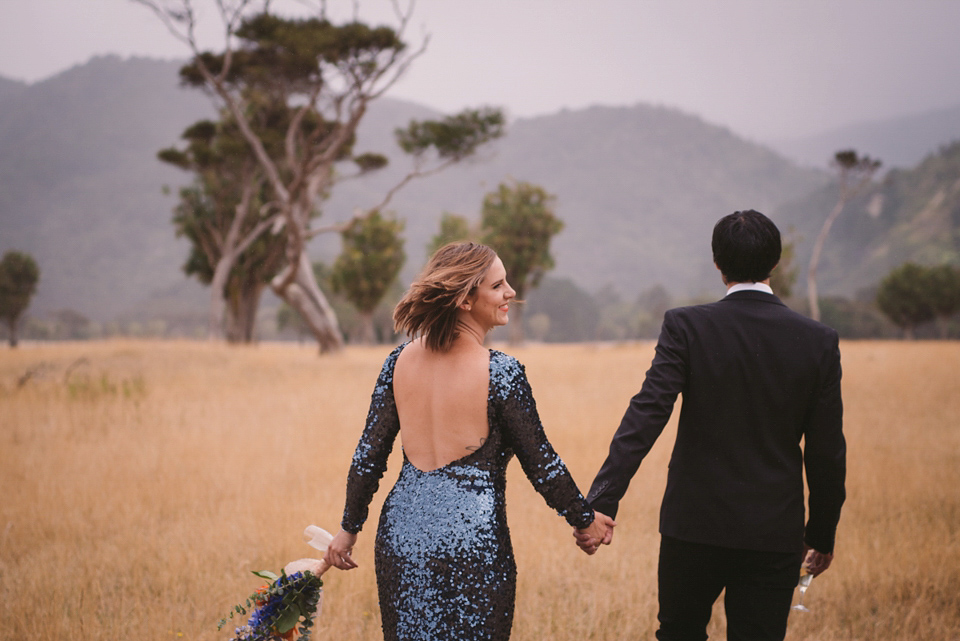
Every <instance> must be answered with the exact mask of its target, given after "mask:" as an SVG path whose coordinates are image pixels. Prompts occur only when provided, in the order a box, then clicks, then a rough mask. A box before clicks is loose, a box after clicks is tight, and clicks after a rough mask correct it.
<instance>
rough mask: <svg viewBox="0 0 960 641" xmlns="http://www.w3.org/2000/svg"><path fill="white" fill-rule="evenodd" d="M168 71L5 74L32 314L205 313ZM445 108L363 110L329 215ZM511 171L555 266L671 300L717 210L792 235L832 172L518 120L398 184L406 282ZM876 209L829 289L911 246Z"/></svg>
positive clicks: (372, 193) (697, 267)
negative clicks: (367, 157)
mask: <svg viewBox="0 0 960 641" xmlns="http://www.w3.org/2000/svg"><path fill="white" fill-rule="evenodd" d="M178 67H179V65H178V63H175V62H163V61H156V60H148V59H137V58H134V59H127V60H124V59H120V58H117V57H101V58H95V59H93V60H91V61H90V62H88V63H87V64H84V65H80V66H78V67H75V68H73V69H70V70H68V71H66V72H63V73H61V74H59V75H57V76H54V77H52V78H50V79H48V80H45V81H42V82H38V83H35V84H31V85H26V84H24V83H17V82H13V81H0V149H2V150H3V151H2V154H0V251H5V250H7V249H11V248H15V249H19V250H23V251H28V252H30V253H31V254H33V255H34V256H35V257H36V258H37V260H38V262H39V264H40V267H41V270H42V275H41V283H40V289H39V292H38V295H37V297H36V299H35V302H34V305H33V307H32V312H33V313H34V314H36V315H42V314H44V313H46V312H50V311H52V310H57V309H64V308H69V309H74V310H76V311H78V312H80V313H82V314H84V315H86V316H88V317H90V318H92V319H95V320H101V321H106V320H111V319H116V318H119V317H136V316H140V317H156V316H163V315H168V316H170V315H190V314H199V315H202V313H203V309H204V304H205V302H204V299H205V293H204V290H203V288H202V287H201V286H200V285H198V284H196V283H195V282H193V281H190V280H187V279H186V277H185V276H184V275H183V273H182V272H181V269H180V266H181V264H182V263H183V261H184V259H185V257H186V254H187V247H186V244H185V242H184V241H182V240H181V239H177V238H175V237H174V234H173V227H172V225H171V224H170V218H171V209H172V207H173V205H174V203H175V198H174V197H173V196H172V195H170V193H175V189H176V187H177V186H178V185H180V184H182V183H184V182H185V181H186V180H187V178H188V176H187V175H186V174H184V173H182V172H179V171H178V170H175V169H172V168H170V167H168V166H165V165H163V164H162V163H160V162H159V161H157V160H156V152H157V150H159V149H161V148H163V147H167V146H169V145H171V144H174V143H175V142H176V141H177V140H178V138H179V135H180V133H181V132H182V131H183V129H184V128H185V127H186V126H187V125H189V124H191V123H192V122H194V121H196V120H198V119H200V118H202V117H208V116H209V115H210V114H211V113H212V107H211V105H210V103H209V102H208V100H207V98H206V97H205V96H203V95H202V94H200V93H198V92H191V91H186V90H183V89H180V88H179V87H178V86H177V69H178ZM437 115H438V114H436V113H435V112H433V111H431V110H430V109H428V108H426V107H423V106H421V105H416V104H412V103H408V102H401V101H396V100H391V99H383V100H380V101H378V102H377V103H375V104H373V105H372V106H371V109H370V111H369V113H368V115H367V117H366V119H365V120H364V123H363V125H362V126H361V129H360V131H359V132H358V142H357V146H356V150H357V151H358V152H363V151H379V152H382V153H386V154H387V155H388V156H389V157H390V158H391V164H390V166H388V167H387V168H386V169H384V170H382V171H380V172H377V173H376V174H373V175H370V176H367V177H364V178H362V179H358V180H351V181H344V182H343V183H341V184H339V185H338V186H337V187H336V189H335V191H334V193H333V196H332V197H331V198H330V200H328V201H327V202H325V203H323V204H322V208H323V212H324V213H323V218H322V219H321V223H327V222H332V221H339V220H344V219H346V218H348V217H349V216H350V215H351V213H352V212H353V211H354V210H355V209H356V208H357V207H370V206H372V205H373V204H375V203H377V202H378V201H379V200H380V198H381V197H382V195H383V194H384V193H385V191H386V190H387V189H388V188H389V187H390V186H391V185H393V184H394V183H395V182H396V181H397V180H399V179H400V178H401V177H402V176H403V175H404V172H405V170H406V168H407V167H408V161H407V160H406V159H405V158H404V157H403V154H402V153H401V152H400V150H399V149H398V148H397V147H396V145H395V144H394V143H393V140H392V131H393V129H394V128H395V127H398V126H402V125H404V124H406V123H407V122H408V121H409V120H410V119H412V118H417V119H422V118H427V117H434V116H437ZM945 142H946V141H945ZM896 176H901V178H899V179H897V180H907V179H906V177H905V176H907V174H906V173H903V172H900V173H898V172H891V174H890V176H888V178H887V180H894V177H896ZM508 180H518V181H520V180H523V181H529V182H534V183H537V184H540V185H542V186H543V187H544V188H546V189H547V190H548V191H549V192H551V193H552V194H554V195H555V196H556V199H557V201H556V207H557V213H558V215H559V216H560V218H562V219H563V220H564V221H565V223H566V227H565V229H564V231H563V232H562V233H561V234H560V235H559V236H557V238H556V239H555V241H554V255H555V257H556V260H557V268H556V270H555V271H554V272H553V275H554V276H557V277H566V278H569V279H571V280H573V281H574V282H576V283H577V284H578V285H579V286H581V287H583V288H585V289H587V290H590V291H596V290H598V289H600V288H602V287H605V286H612V287H613V288H614V289H615V290H618V291H619V292H621V293H622V294H624V295H626V296H631V297H632V296H635V295H636V294H637V293H638V292H640V291H643V290H645V289H647V288H649V287H651V286H652V285H655V284H663V285H665V286H666V287H667V288H668V289H670V291H671V292H672V293H673V294H674V296H675V297H678V298H680V297H684V296H697V295H714V294H716V293H717V292H718V289H719V281H718V279H717V276H716V272H715V270H714V268H713V266H712V263H711V261H710V255H709V235H710V229H711V228H712V225H713V223H714V222H715V221H716V219H717V218H719V217H720V216H721V215H723V214H726V213H729V212H731V211H734V210H736V209H744V208H755V209H759V210H761V211H765V212H767V213H769V214H770V215H771V217H773V218H774V220H776V221H777V222H778V224H780V225H781V228H782V229H784V230H785V231H786V230H787V229H788V228H793V229H795V230H796V231H795V232H794V234H795V236H796V237H797V238H799V239H800V240H799V244H801V245H802V243H803V242H806V241H805V239H806V240H809V239H811V238H812V237H813V234H815V231H814V232H813V234H811V230H815V228H816V227H817V226H818V221H819V220H821V219H822V216H824V215H825V214H826V212H827V211H829V207H830V206H832V203H831V197H832V196H831V192H830V189H831V187H830V175H829V173H827V172H825V171H821V170H815V169H810V168H804V167H800V166H798V165H797V164H795V163H794V162H792V161H790V160H787V159H786V158H785V157H784V156H781V155H779V154H778V153H776V152H774V151H772V150H771V149H769V148H767V147H764V146H761V145H758V144H756V143H752V142H749V141H746V140H744V139H743V138H741V137H739V136H737V135H736V134H735V133H734V132H731V131H730V130H728V129H726V128H723V127H720V126H717V125H714V124H711V123H708V122H704V121H703V120H701V119H699V118H697V117H695V116H691V115H689V114H685V113H683V112H680V111H677V110H675V109H668V108H664V107H657V106H652V105H645V104H639V105H634V106H631V107H599V106H598V107H591V108H588V109H582V110H576V111H561V112H559V113H555V114H550V115H545V116H540V117H536V118H524V119H518V120H515V121H513V122H511V123H510V125H509V127H508V132H507V135H506V136H505V137H504V138H503V139H501V140H499V141H497V142H496V143H494V144H493V145H491V146H490V147H489V148H488V149H485V150H484V151H483V152H482V153H481V154H480V155H479V157H478V158H476V159H474V160H471V161H469V162H465V163H463V164H462V165H460V166H457V167H454V168H452V169H450V170H448V171H446V172H443V173H442V174H439V175H437V176H434V177H431V178H428V179H424V180H421V181H419V182H414V183H412V184H411V185H410V186H409V187H408V188H406V189H405V190H404V191H402V192H400V194H399V195H398V196H397V197H396V198H395V200H394V201H393V202H392V203H391V206H390V208H391V209H393V210H394V211H395V212H396V213H397V215H398V216H400V217H401V218H403V219H405V220H406V237H407V253H408V255H409V259H408V265H407V267H406V269H405V272H404V275H403V278H404V279H409V278H410V276H411V275H412V274H413V273H414V272H415V271H416V270H417V269H418V268H419V266H420V265H421V264H422V262H423V259H424V253H425V246H426V245H427V242H428V241H429V239H430V237H431V236H432V235H433V234H435V233H436V231H437V229H438V221H439V218H440V216H441V214H442V213H443V212H445V211H449V212H455V213H459V214H462V215H466V216H468V217H472V218H473V219H474V220H476V219H477V218H478V216H479V210H480V206H481V202H482V199H483V195H484V194H485V193H486V192H488V191H490V190H493V189H495V188H496V187H497V185H498V184H499V183H501V182H503V181H508ZM921 182H922V181H921ZM898 184H899V183H898ZM165 186H168V187H169V188H170V189H171V192H170V193H168V194H164V187H165ZM904 189H905V188H902V189H901V188H898V190H894V191H895V192H896V193H897V194H901V196H898V197H896V198H895V197H894V196H893V195H889V196H885V198H886V199H887V200H886V201H885V202H887V205H886V207H889V208H890V209H889V211H890V213H889V216H891V221H892V220H897V221H900V222H899V223H897V224H898V225H909V224H910V223H909V221H908V222H904V221H903V220H901V218H902V217H903V216H907V217H909V216H910V215H911V214H908V213H905V212H906V210H904V209H903V207H902V206H901V205H902V204H903V203H905V202H906V201H907V200H909V199H907V197H906V196H903V195H902V194H904V193H906V192H905V191H904ZM911 189H913V187H912V188H911ZM915 189H916V190H921V191H922V189H923V186H922V184H918V185H917V186H916V187H915ZM892 193H893V192H891V194H892ZM911 193H912V192H911ZM898 198H899V200H898ZM916 198H921V197H920V196H917V197H916ZM921 200H922V198H921ZM911 202H913V201H911ZM895 203H901V204H895ZM853 206H854V205H851V207H853ZM859 206H861V207H863V208H866V207H867V204H863V205H859ZM903 206H905V205H903ZM894 209H896V212H894ZM851 211H852V210H851ZM883 211H884V214H883V216H881V218H882V219H883V221H885V222H884V224H883V225H880V224H879V223H877V224H873V226H870V225H869V224H866V223H864V222H863V221H862V220H861V217H858V216H855V215H853V214H851V215H850V216H847V212H845V214H844V217H842V220H841V222H840V223H838V228H837V230H836V231H835V233H836V241H837V243H836V245H835V246H834V244H833V243H832V242H831V243H830V246H829V247H828V249H827V255H826V256H825V260H824V263H825V266H824V272H823V273H824V278H823V279H822V280H821V289H822V290H823V291H824V292H825V293H831V292H840V291H849V290H850V289H851V288H852V287H855V286H858V285H859V284H862V283H865V282H867V281H868V280H869V278H868V277H873V276H874V274H873V272H872V271H871V272H870V273H869V274H867V273H864V274H863V275H862V276H858V277H856V278H854V277H852V276H850V277H847V276H844V277H842V278H840V277H838V276H837V275H838V274H846V273H848V272H850V271H851V270H850V268H849V265H850V263H851V261H853V260H860V258H854V256H860V254H858V253H857V252H853V251H851V246H852V245H855V244H856V243H857V242H859V239H861V238H862V239H866V240H868V241H869V243H871V245H870V246H871V247H880V246H881V245H882V244H883V242H889V243H891V248H890V249H889V250H888V253H889V255H891V256H893V255H899V254H898V253H897V252H898V251H899V250H898V249H896V248H897V247H899V246H900V244H901V243H906V242H915V241H916V238H914V237H913V236H910V234H905V233H902V232H895V228H897V229H899V227H897V225H894V224H893V223H892V222H891V223H890V224H887V222H886V220H887V219H886V218H885V216H887V213H886V212H887V211H888V210H887V209H884V210H883ZM916 215H917V216H919V215H920V214H919V213H917V214H916ZM948 218H949V217H948ZM950 224H952V225H953V227H952V229H955V228H956V226H957V222H956V221H955V220H954V222H952V223H950ZM847 226H850V227H849V228H847ZM864 234H866V235H864ZM885 238H886V239H887V241H884V240H883V239H885ZM832 240H833V239H832ZM338 252H339V240H338V237H336V236H327V237H320V238H318V239H317V240H316V241H315V242H314V246H313V247H312V252H311V253H312V256H313V258H314V259H315V260H323V261H325V262H328V263H329V262H332V261H333V260H334V258H335V256H336V254H337V253H338ZM801 255H803V252H802V251H801ZM831 261H832V262H831ZM834 263H836V265H834ZM858 273H859V272H858Z"/></svg>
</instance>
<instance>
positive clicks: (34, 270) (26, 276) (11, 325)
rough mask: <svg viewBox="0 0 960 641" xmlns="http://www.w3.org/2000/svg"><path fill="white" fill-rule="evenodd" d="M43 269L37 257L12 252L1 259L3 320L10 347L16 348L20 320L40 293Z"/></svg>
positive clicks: (0, 303)
mask: <svg viewBox="0 0 960 641" xmlns="http://www.w3.org/2000/svg"><path fill="white" fill-rule="evenodd" d="M39 281H40V268H39V267H37V262H36V261H35V260H34V259H33V256H31V255H30V254H27V253H24V252H18V251H8V252H7V253H5V254H4V255H3V258H2V259H0V320H2V321H3V322H4V323H5V324H6V325H7V331H8V337H7V340H8V342H9V343H10V347H16V346H17V342H18V337H19V328H20V320H21V319H22V318H23V313H24V312H25V311H27V308H28V307H29V306H30V299H31V298H33V295H34V294H35V293H36V291H37V283H38V282H39Z"/></svg>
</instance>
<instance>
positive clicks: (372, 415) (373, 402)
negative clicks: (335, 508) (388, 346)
mask: <svg viewBox="0 0 960 641" xmlns="http://www.w3.org/2000/svg"><path fill="white" fill-rule="evenodd" d="M402 349H403V346H400V347H398V348H397V349H395V350H394V351H393V352H391V354H390V355H389V356H388V357H387V360H386V361H385V362H384V364H383V369H382V370H381V371H380V376H379V378H378V379H377V384H376V387H374V389H373V396H372V398H371V399H370V410H369V411H368V412H367V422H366V425H365V427H364V429H363V434H362V435H361V437H360V442H359V443H358V444H357V449H356V451H355V452H354V454H353V463H352V464H351V465H350V472H349V473H348V474H347V500H346V505H345V506H344V508H343V519H342V521H341V522H340V527H342V528H343V529H344V530H346V531H347V532H353V533H356V532H359V531H360V529H361V528H362V527H363V524H364V522H365V521H366V520H367V513H368V511H369V507H370V501H371V500H372V499H373V495H374V494H375V493H376V491H377V488H379V487H380V479H381V478H383V473H384V472H385V471H386V470H387V458H388V457H389V456H390V452H391V451H392V450H393V443H394V441H395V440H396V438H397V433H398V432H399V431H400V419H399V417H398V416H397V404H396V401H395V400H394V396H393V368H394V365H396V362H397V357H398V356H399V355H400V351H401V350H402Z"/></svg>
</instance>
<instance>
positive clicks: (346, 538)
mask: <svg viewBox="0 0 960 641" xmlns="http://www.w3.org/2000/svg"><path fill="white" fill-rule="evenodd" d="M356 542H357V535H356V534H352V533H350V532H347V531H346V530H340V531H339V532H338V533H337V535H336V536H335V537H333V540H332V541H331V542H330V545H329V546H328V547H327V553H326V555H324V557H323V560H324V561H326V562H327V563H329V564H330V565H332V566H333V567H335V568H339V569H341V570H352V569H353V568H355V567H357V564H356V562H355V561H354V560H353V559H352V558H350V554H352V553H353V546H354V545H355V544H356Z"/></svg>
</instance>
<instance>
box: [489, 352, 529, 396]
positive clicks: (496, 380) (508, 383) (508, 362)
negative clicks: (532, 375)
mask: <svg viewBox="0 0 960 641" xmlns="http://www.w3.org/2000/svg"><path fill="white" fill-rule="evenodd" d="M525 378H526V370H525V368H524V366H523V363H521V362H520V361H518V360H517V359H516V358H514V357H513V356H510V355H509V354H505V353H504V352H501V351H500V350H496V349H491V350H490V381H491V383H492V384H493V385H492V386H493V387H494V388H496V389H497V390H498V391H499V392H500V393H501V394H505V393H508V392H509V391H510V389H511V388H512V387H513V384H514V383H515V382H516V381H518V380H521V379H525Z"/></svg>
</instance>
